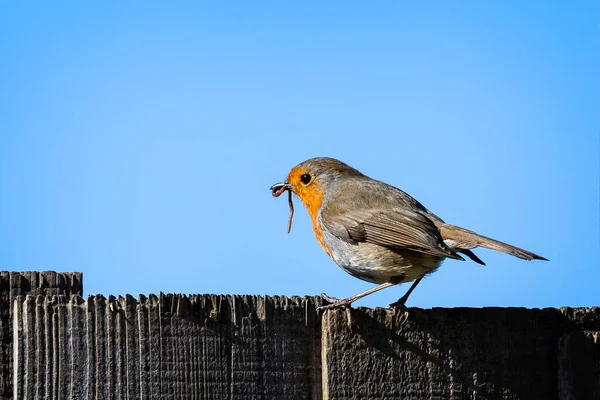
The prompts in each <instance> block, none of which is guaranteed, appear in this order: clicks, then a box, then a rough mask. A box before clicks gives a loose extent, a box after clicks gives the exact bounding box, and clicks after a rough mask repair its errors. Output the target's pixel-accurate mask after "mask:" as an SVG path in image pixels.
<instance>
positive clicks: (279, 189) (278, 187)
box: [271, 182, 294, 233]
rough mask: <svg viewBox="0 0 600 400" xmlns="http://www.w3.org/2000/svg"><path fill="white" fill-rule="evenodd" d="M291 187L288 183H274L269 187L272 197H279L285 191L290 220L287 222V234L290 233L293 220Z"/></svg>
mask: <svg viewBox="0 0 600 400" xmlns="http://www.w3.org/2000/svg"><path fill="white" fill-rule="evenodd" d="M291 189H292V185H290V184H289V183H284V182H282V183H276V184H274V185H273V186H271V194H272V195H273V197H279V196H281V195H282V194H283V192H285V191H286V190H287V192H288V204H289V206H290V219H289V221H288V233H290V232H291V231H292V219H293V218H294V203H293V202H292V190H291Z"/></svg>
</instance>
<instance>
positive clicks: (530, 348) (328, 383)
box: [322, 308, 600, 399]
mask: <svg viewBox="0 0 600 400" xmlns="http://www.w3.org/2000/svg"><path fill="white" fill-rule="evenodd" d="M352 316H353V320H354V328H353V329H350V328H349V327H348V323H347V319H346V315H345V313H344V312H343V311H328V312H327V313H326V314H325V316H324V319H323V323H322V329H323V335H322V352H323V357H322V358H323V368H322V370H323V387H324V389H325V394H324V396H323V398H324V399H384V398H385V399H394V398H402V399H424V398H425V399H557V398H561V399H563V398H565V399H566V398H569V399H570V398H577V399H593V398H598V394H597V393H598V389H599V388H600V375H599V373H598V358H597V354H598V342H597V335H595V336H594V334H590V333H589V332H586V331H585V330H594V331H597V330H598V328H599V327H600V312H599V309H598V308H593V309H576V310H573V309H568V308H565V309H561V310H556V309H544V310H539V309H522V308H483V309H466V308H462V309H461V308H455V309H431V310H421V309H410V310H409V313H402V312H395V311H393V310H390V309H375V310H370V309H356V310H353V312H352ZM569 332H570V333H569ZM565 334H566V335H567V336H566V337H565V336H563V335H565ZM590 335H591V336H590ZM589 337H593V338H594V339H593V340H591V339H587V338H589ZM561 338H562V339H561ZM561 340H562V341H561ZM594 340H595V341H594ZM557 346H559V348H560V349H561V351H562V354H563V355H562V356H560V357H559V356H557ZM581 362H584V364H583V365H585V367H581V365H582V364H580V363H581ZM575 365H579V366H580V368H579V369H578V368H576V367H575ZM581 369H583V370H585V373H583V372H582V371H580V370H581ZM563 370H564V371H563ZM580 380H581V382H580ZM559 388H561V391H560V392H559ZM569 396H572V397H569ZM594 396H595V397H594Z"/></svg>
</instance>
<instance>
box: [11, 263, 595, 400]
mask: <svg viewBox="0 0 600 400" xmlns="http://www.w3.org/2000/svg"><path fill="white" fill-rule="evenodd" d="M0 274H1V273H0ZM29 274H34V275H35V274H39V273H29ZM34 275H28V277H26V278H18V279H17V278H15V277H13V278H11V279H13V280H15V284H14V285H12V284H10V282H11V279H10V277H9V279H8V282H9V283H8V284H7V283H6V282H7V281H6V279H5V278H2V279H5V280H0V284H2V285H4V286H1V287H0V296H3V297H0V300H1V301H2V303H0V307H1V311H2V314H1V315H2V318H3V319H2V326H1V327H2V330H0V332H1V334H2V335H3V336H2V340H3V341H2V346H3V347H2V357H3V358H2V361H3V364H2V368H3V378H2V379H3V380H2V381H1V382H2V383H3V384H4V385H5V386H3V387H2V388H3V390H4V392H3V394H4V398H16V399H88V398H89V399H120V398H122V399H139V398H147V399H210V400H212V399H600V309H599V308H598V307H594V308H566V307H565V308H561V309H542V310H540V309H524V308H481V309H470V308H454V309H444V308H434V309H429V310H423V309H416V308H412V309H409V311H408V312H407V313H404V312H400V311H396V310H391V309H384V308H378V309H366V308H358V309H353V310H352V312H351V315H352V325H351V326H349V324H348V319H347V314H346V312H345V311H343V310H333V311H327V312H326V313H324V314H318V313H317V312H316V311H315V309H316V307H317V306H318V305H320V304H321V299H320V298H318V297H304V298H300V297H291V298H287V297H279V296H273V297H270V296H238V295H235V296H229V295H192V296H183V295H177V294H169V295H164V294H160V295H150V296H149V297H145V296H140V297H138V298H133V297H131V296H126V297H119V298H115V297H113V296H109V297H108V298H105V297H103V296H90V297H88V298H87V299H85V300H84V299H82V298H81V296H80V294H81V285H80V284H79V286H78V284H77V282H79V283H80V282H81V275H77V276H75V275H66V276H63V278H62V281H63V282H71V283H69V284H64V283H63V290H64V293H65V295H60V288H56V287H54V288H53V289H52V290H53V292H50V293H48V292H44V291H43V290H41V289H43V288H41V286H49V287H48V288H47V289H48V290H50V289H51V288H50V286H51V285H50V283H49V282H50V280H51V279H54V282H55V284H54V285H55V286H59V285H57V284H56V282H57V281H58V278H56V279H55V278H51V279H50V280H47V279H46V278H44V279H42V280H45V279H46V281H47V283H44V284H40V283H39V282H40V275H37V276H34ZM4 276H5V275H0V277H4ZM22 279H24V280H25V281H27V282H30V283H26V284H23V280H22ZM17 281H18V282H17ZM34 287H35V288H34ZM6 289H7V290H6ZM7 293H8V294H7ZM11 300H12V304H13V309H12V310H10V309H9V307H10V303H11ZM12 321H14V324H15V325H14V326H12V325H10V327H8V324H12ZM7 327H8V328H7ZM5 328H6V329H5ZM13 332H14V333H15V335H14V336H13ZM9 334H10V340H8V341H7V337H8V335H9ZM8 342H10V343H8ZM13 343H14V346H13V347H11V348H7V346H8V345H9V344H10V345H12V344H13ZM7 365H9V368H6V366H7ZM13 369H14V371H15V372H16V373H15V374H14V376H13V375H12V371H13ZM6 371H10V372H11V374H10V375H8V373H7V372H6ZM13 382H14V387H13V385H12V384H13ZM8 390H10V392H8ZM13 396H14V397H13Z"/></svg>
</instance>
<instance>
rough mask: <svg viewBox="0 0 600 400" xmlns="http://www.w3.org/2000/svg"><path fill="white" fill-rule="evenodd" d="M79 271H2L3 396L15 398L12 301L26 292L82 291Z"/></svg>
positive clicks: (0, 342) (0, 383)
mask: <svg viewBox="0 0 600 400" xmlns="http://www.w3.org/2000/svg"><path fill="white" fill-rule="evenodd" d="M82 279H83V277H82V274H81V273H80V272H61V273H57V272H55V271H43V272H39V271H27V272H9V271H0V399H13V387H12V384H13V364H12V352H13V348H12V343H13V326H12V324H13V318H12V306H13V300H14V299H15V298H16V297H17V296H23V295H34V296H35V295H67V296H70V295H71V294H75V295H80V296H81V295H82V294H83V281H82Z"/></svg>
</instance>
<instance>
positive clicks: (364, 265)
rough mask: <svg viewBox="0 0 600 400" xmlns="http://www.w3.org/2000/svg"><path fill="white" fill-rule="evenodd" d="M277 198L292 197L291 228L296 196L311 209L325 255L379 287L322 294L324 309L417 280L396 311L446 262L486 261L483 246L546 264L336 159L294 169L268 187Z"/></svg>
mask: <svg viewBox="0 0 600 400" xmlns="http://www.w3.org/2000/svg"><path fill="white" fill-rule="evenodd" d="M270 190H271V193H272V195H273V196H274V197H279V196H280V195H281V194H283V193H284V192H286V191H288V195H289V203H290V210H291V215H290V221H289V225H288V233H289V230H290V229H291V222H292V217H293V203H292V193H293V194H295V195H296V196H297V197H298V198H299V199H300V201H301V202H302V203H303V204H304V206H305V207H306V210H307V211H308V214H309V216H310V219H311V222H312V228H313V232H314V235H315V237H316V239H317V241H318V243H319V244H320V245H321V247H322V248H323V250H325V253H327V255H329V257H331V258H332V259H333V261H334V262H335V263H336V264H337V265H338V266H340V267H341V268H342V269H343V270H344V271H346V272H347V273H349V274H350V275H352V276H354V277H356V278H358V279H361V280H363V281H367V282H370V283H374V284H377V286H374V287H372V288H370V289H368V290H366V291H364V292H361V293H358V294H356V295H354V296H350V297H348V298H345V299H338V298H335V297H331V296H328V295H327V294H325V293H323V294H322V297H323V299H324V300H325V301H326V302H327V304H325V305H323V306H321V307H319V309H322V310H326V309H334V308H343V307H345V308H346V309H347V310H349V308H350V307H351V304H352V303H353V302H355V301H357V300H359V299H361V298H363V297H365V296H368V295H370V294H372V293H375V292H378V291H380V290H383V289H386V288H388V287H391V286H395V285H397V284H400V283H407V282H413V284H412V285H411V286H410V288H409V289H408V291H407V292H406V293H405V294H404V295H403V296H402V297H400V298H399V299H398V300H397V301H396V302H394V303H392V304H390V306H391V307H398V308H400V309H403V310H406V305H405V304H406V301H407V299H408V297H409V296H410V294H411V293H412V292H413V291H414V290H415V288H416V287H417V285H418V284H419V283H420V282H421V280H422V279H423V277H424V276H426V275H428V274H431V273H433V272H434V271H436V270H437V269H438V268H439V267H440V265H441V263H442V261H443V260H444V259H446V258H449V259H454V260H462V261H464V260H465V258H464V257H463V256H466V257H468V258H470V259H471V260H473V261H474V262H476V263H478V264H482V265H485V263H484V262H483V261H482V260H481V259H480V258H479V257H478V256H477V255H475V253H473V251H472V249H474V248H476V247H484V248H487V249H492V250H496V251H500V252H503V253H507V254H510V255H513V256H515V257H519V258H522V259H524V260H546V261H547V259H546V258H544V257H542V256H539V255H537V254H535V253H532V252H530V251H527V250H524V249H521V248H518V247H515V246H513V245H510V244H507V243H504V242H501V241H498V240H495V239H492V238H489V237H486V236H483V235H480V234H478V233H475V232H473V231H470V230H468V229H465V228H461V227H459V226H456V225H451V224H447V223H446V222H444V221H443V220H442V219H441V218H440V217H438V216H437V215H435V214H434V213H432V212H431V211H429V210H428V209H427V208H425V207H424V206H423V205H422V204H421V203H420V202H418V201H417V200H416V199H414V198H413V197H411V196H410V195H409V194H408V193H406V192H404V191H402V190H400V189H398V188H396V187H394V186H392V185H389V184H387V183H385V182H382V181H378V180H375V179H372V178H370V177H368V176H366V175H364V174H362V173H361V172H359V171H358V170H357V169H355V168H353V167H351V166H349V165H348V164H345V163H343V162H342V161H339V160H337V159H334V158H329V157H316V158H311V159H308V160H306V161H303V162H301V163H300V164H298V165H296V166H295V167H293V168H292V169H291V171H290V172H289V174H288V176H287V179H286V180H285V181H284V182H280V183H276V184H274V185H272V186H271V188H270Z"/></svg>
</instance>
